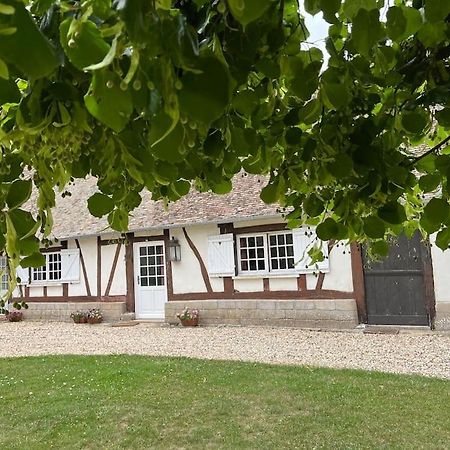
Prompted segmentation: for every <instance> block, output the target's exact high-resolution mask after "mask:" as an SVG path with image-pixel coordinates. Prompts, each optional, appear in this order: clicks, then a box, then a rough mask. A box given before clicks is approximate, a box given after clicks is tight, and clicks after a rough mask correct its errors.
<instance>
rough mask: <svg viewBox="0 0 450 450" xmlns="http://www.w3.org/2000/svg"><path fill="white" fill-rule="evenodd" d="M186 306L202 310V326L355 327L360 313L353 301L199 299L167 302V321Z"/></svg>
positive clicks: (170, 320)
mask: <svg viewBox="0 0 450 450" xmlns="http://www.w3.org/2000/svg"><path fill="white" fill-rule="evenodd" d="M185 307H188V308H195V309H198V310H199V311H200V317H199V324H200V325H221V324H229V325H265V326H284V327H299V328H354V327H356V326H357V325H358V313H357V309H356V302H355V300H354V299H338V300H328V299H323V300H322V299H319V300H199V301H195V300H194V301H171V302H168V303H166V311H165V315H166V322H168V323H171V324H175V323H179V320H178V318H177V316H176V314H177V313H179V312H181V311H182V310H183V309H184V308H185Z"/></svg>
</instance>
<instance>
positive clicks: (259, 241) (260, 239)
mask: <svg viewBox="0 0 450 450" xmlns="http://www.w3.org/2000/svg"><path fill="white" fill-rule="evenodd" d="M256 245H257V246H258V247H262V246H263V245H264V238H263V237H262V236H258V237H257V238H256Z"/></svg>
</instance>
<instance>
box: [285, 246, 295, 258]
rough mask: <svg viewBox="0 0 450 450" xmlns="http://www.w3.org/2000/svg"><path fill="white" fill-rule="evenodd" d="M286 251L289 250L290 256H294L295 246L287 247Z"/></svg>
mask: <svg viewBox="0 0 450 450" xmlns="http://www.w3.org/2000/svg"><path fill="white" fill-rule="evenodd" d="M286 251H287V255H288V256H294V247H293V246H289V247H287V249H286Z"/></svg>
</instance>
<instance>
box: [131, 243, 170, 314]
mask: <svg viewBox="0 0 450 450" xmlns="http://www.w3.org/2000/svg"><path fill="white" fill-rule="evenodd" d="M134 282H135V301H136V307H135V309H136V318H138V319H164V304H165V303H166V301H167V287H166V258H165V254H164V242H163V241H156V242H139V243H135V244H134Z"/></svg>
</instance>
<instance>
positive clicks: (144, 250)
mask: <svg viewBox="0 0 450 450" xmlns="http://www.w3.org/2000/svg"><path fill="white" fill-rule="evenodd" d="M139 254H140V255H141V256H146V255H147V247H141V248H140V249H139Z"/></svg>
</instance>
